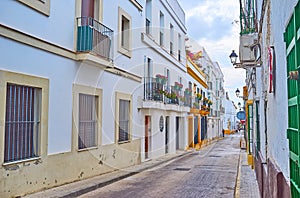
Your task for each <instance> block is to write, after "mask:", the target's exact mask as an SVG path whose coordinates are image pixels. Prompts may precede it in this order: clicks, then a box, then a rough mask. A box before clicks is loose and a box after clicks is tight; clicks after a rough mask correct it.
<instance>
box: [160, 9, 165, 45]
mask: <svg viewBox="0 0 300 198" xmlns="http://www.w3.org/2000/svg"><path fill="white" fill-rule="evenodd" d="M164 18H165V17H164V14H163V13H162V12H160V15H159V21H160V32H159V44H160V45H161V46H163V45H164V27H165V19H164Z"/></svg>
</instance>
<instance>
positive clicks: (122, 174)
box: [24, 151, 192, 198]
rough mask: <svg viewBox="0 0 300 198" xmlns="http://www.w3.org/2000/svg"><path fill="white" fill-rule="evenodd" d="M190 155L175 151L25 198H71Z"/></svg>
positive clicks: (187, 152)
mask: <svg viewBox="0 0 300 198" xmlns="http://www.w3.org/2000/svg"><path fill="white" fill-rule="evenodd" d="M189 154H192V151H177V153H176V154H167V155H165V156H162V157H160V158H157V159H152V160H149V161H146V162H143V163H141V164H139V165H136V166H132V167H128V168H125V169H122V170H117V171H113V172H110V173H106V174H103V175H99V176H95V177H92V178H89V179H85V180H81V181H77V182H73V183H69V184H65V185H62V186H59V187H55V188H51V189H47V190H44V191H40V192H37V193H34V194H30V195H26V196H24V197H25V198H41V197H47V198H54V197H55V198H57V197H60V198H73V197H77V196H79V195H82V194H85V193H87V192H90V191H93V190H95V189H97V188H101V187H104V186H107V185H109V184H111V183H114V182H116V181H119V180H121V179H124V178H127V177H130V176H132V175H135V174H137V173H140V172H142V171H145V170H147V169H151V168H154V167H156V166H159V165H161V164H163V163H167V162H170V161H172V160H175V159H178V158H180V157H183V156H186V155H189Z"/></svg>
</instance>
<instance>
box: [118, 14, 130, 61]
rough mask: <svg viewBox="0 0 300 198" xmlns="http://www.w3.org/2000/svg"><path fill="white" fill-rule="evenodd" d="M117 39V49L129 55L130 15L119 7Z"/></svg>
mask: <svg viewBox="0 0 300 198" xmlns="http://www.w3.org/2000/svg"><path fill="white" fill-rule="evenodd" d="M118 38H119V41H118V43H119V44H118V51H119V52H120V53H122V54H124V55H126V56H128V57H131V51H130V50H131V17H130V16H129V15H128V14H127V13H126V12H125V11H124V10H122V9H121V8H119V36H118Z"/></svg>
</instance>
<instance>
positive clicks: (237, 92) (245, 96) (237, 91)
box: [235, 86, 248, 100]
mask: <svg viewBox="0 0 300 198" xmlns="http://www.w3.org/2000/svg"><path fill="white" fill-rule="evenodd" d="M246 90H247V87H246V86H244V87H243V92H244V93H243V95H242V96H240V94H241V91H240V90H239V88H237V89H236V91H235V95H236V97H237V98H242V99H243V100H247V98H248V93H247V91H246Z"/></svg>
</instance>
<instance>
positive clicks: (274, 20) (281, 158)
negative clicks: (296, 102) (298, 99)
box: [256, 0, 297, 178]
mask: <svg viewBox="0 0 300 198" xmlns="http://www.w3.org/2000/svg"><path fill="white" fill-rule="evenodd" d="M296 3H297V1H296V0H292V1H287V2H285V3H284V4H282V2H281V1H280V0H274V1H272V2H271V24H273V25H271V29H270V40H267V39H266V38H267V36H268V35H267V28H268V27H267V22H266V17H265V18H264V19H265V23H264V26H263V32H264V34H263V35H262V37H263V40H262V44H263V45H262V46H264V48H263V54H262V60H263V62H264V64H263V66H262V68H261V69H258V70H257V76H256V77H257V84H258V85H260V84H261V85H262V87H261V86H258V89H257V93H258V95H259V99H260V126H261V127H260V133H261V147H262V150H261V153H262V155H263V156H264V158H271V159H273V160H274V161H275V162H276V163H277V164H278V166H279V167H280V169H281V171H282V172H283V174H284V175H285V177H286V178H289V147H288V140H287V135H286V134H287V123H288V113H287V83H286V47H285V43H284V42H283V40H284V39H283V33H284V31H285V26H286V24H287V22H288V19H289V18H290V16H291V14H292V11H293V7H294V6H295V5H296ZM271 45H272V46H274V47H275V50H276V65H277V69H276V79H277V80H276V92H275V94H274V93H268V88H269V84H268V81H269V73H268V56H267V47H269V46H271ZM264 99H266V100H267V113H266V116H267V126H266V125H265V122H264V120H265V114H264ZM266 127H267V137H266V135H265V128H266ZM266 138H267V140H268V147H267V148H266V147H265V145H264V142H265V140H266ZM266 152H267V156H266Z"/></svg>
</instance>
